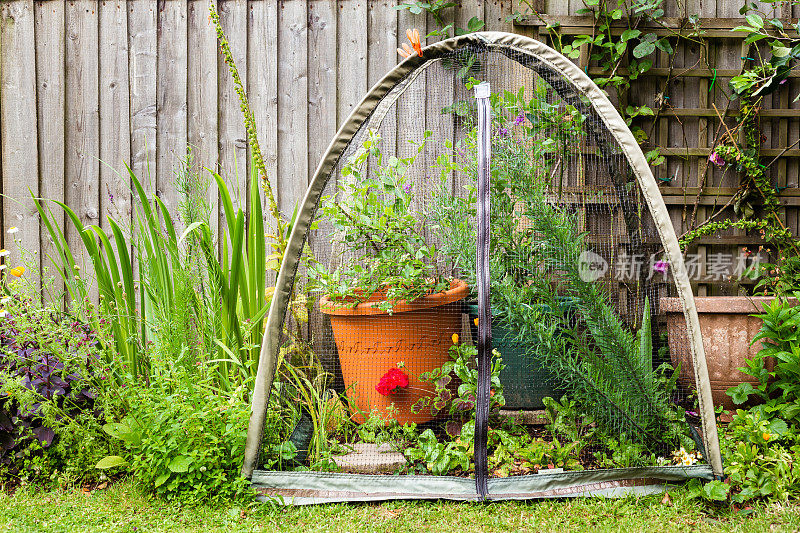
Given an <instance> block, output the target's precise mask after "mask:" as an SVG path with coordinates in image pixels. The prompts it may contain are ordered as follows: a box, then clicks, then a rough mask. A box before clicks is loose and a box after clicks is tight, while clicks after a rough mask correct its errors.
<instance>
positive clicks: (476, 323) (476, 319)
mask: <svg viewBox="0 0 800 533" xmlns="http://www.w3.org/2000/svg"><path fill="white" fill-rule="evenodd" d="M473 322H475V327H477V326H478V317H475V320H473Z"/></svg>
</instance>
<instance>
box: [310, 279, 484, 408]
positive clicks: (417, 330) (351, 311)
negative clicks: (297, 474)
mask: <svg viewBox="0 0 800 533" xmlns="http://www.w3.org/2000/svg"><path fill="white" fill-rule="evenodd" d="M468 292H469V289H468V287H467V284H466V283H464V282H463V281H461V280H453V281H452V283H451V285H450V290H448V291H445V292H440V293H436V294H431V295H429V296H425V297H422V298H418V299H416V300H414V301H412V302H398V303H397V304H395V306H394V310H393V312H392V314H391V315H390V314H388V313H387V312H386V311H383V310H382V309H379V308H378V307H377V306H378V304H379V303H380V302H381V301H382V300H381V296H373V297H372V298H370V301H368V302H365V303H362V304H359V305H357V306H356V307H353V306H352V305H343V304H341V303H339V302H334V301H332V300H331V299H330V298H328V297H327V296H323V297H322V298H321V299H320V310H321V311H322V312H323V313H325V314H326V315H329V316H330V319H331V328H332V329H333V337H334V340H335V341H336V348H337V350H338V352H339V363H340V364H341V368H342V377H343V378H344V385H345V388H346V391H347V395H348V396H349V397H350V399H351V400H352V401H353V402H354V403H355V405H356V407H358V409H359V410H360V411H362V412H363V413H364V414H365V415H369V413H370V411H371V410H372V409H377V410H378V411H379V413H380V414H381V416H384V417H385V416H387V415H388V411H387V409H388V408H389V407H390V406H391V405H392V404H394V409H395V410H396V412H395V413H394V417H395V418H396V419H397V421H398V422H400V423H401V424H404V423H406V422H414V423H416V424H421V423H423V422H427V421H429V420H432V419H433V417H432V416H431V413H430V409H426V410H423V412H420V413H412V412H411V407H412V406H413V405H414V404H415V403H416V402H417V400H419V399H420V398H421V397H422V396H423V395H428V396H431V395H433V386H432V385H431V384H430V383H424V382H421V381H419V379H418V376H419V375H420V374H421V373H423V372H430V371H431V370H433V369H434V368H438V367H440V366H442V365H443V364H444V363H445V362H446V361H448V360H449V359H450V357H449V355H448V353H447V352H448V350H449V348H450V346H451V345H452V344H453V340H452V338H453V333H459V332H460V331H461V304H460V303H457V302H459V301H460V300H463V299H464V298H466V296H467V294H468ZM398 362H403V363H404V365H405V366H404V368H403V369H402V370H403V372H404V373H405V374H406V375H407V376H408V379H409V386H408V387H407V388H405V389H401V390H400V391H399V392H397V393H395V394H389V395H387V396H384V395H382V394H380V393H379V392H378V391H377V390H375V386H376V385H377V384H378V382H379V381H380V379H381V377H382V376H383V375H384V374H386V372H387V371H388V370H389V369H392V368H397V363H398ZM353 418H354V420H355V421H356V422H358V423H361V422H364V420H365V416H363V415H361V414H356V415H355V416H354V417H353Z"/></svg>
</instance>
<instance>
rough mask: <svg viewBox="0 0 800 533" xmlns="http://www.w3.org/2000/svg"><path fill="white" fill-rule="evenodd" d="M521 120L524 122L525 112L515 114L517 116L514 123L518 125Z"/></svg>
mask: <svg viewBox="0 0 800 533" xmlns="http://www.w3.org/2000/svg"><path fill="white" fill-rule="evenodd" d="M523 122H525V113H520V114H519V115H517V118H515V119H514V125H515V126H519V125H520V124H522V123H523Z"/></svg>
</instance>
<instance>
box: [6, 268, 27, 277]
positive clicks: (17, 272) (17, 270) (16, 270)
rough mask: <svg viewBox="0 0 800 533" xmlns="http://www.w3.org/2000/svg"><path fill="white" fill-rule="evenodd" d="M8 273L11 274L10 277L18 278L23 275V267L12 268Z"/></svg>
mask: <svg viewBox="0 0 800 533" xmlns="http://www.w3.org/2000/svg"><path fill="white" fill-rule="evenodd" d="M9 272H11V275H12V276H16V277H20V276H22V275H23V274H24V273H25V267H24V266H18V267H14V268H12V269H10V270H9Z"/></svg>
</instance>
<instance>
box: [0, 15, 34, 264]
mask: <svg viewBox="0 0 800 533" xmlns="http://www.w3.org/2000/svg"><path fill="white" fill-rule="evenodd" d="M33 19H34V17H33V2H32V1H25V2H13V3H3V5H2V30H1V33H0V47H2V51H3V53H2V58H1V62H0V75H2V80H1V83H2V93H3V100H2V105H1V106H0V125H1V126H2V131H3V134H2V136H0V142H1V143H2V171H3V194H4V195H5V196H4V197H3V242H4V246H5V247H6V248H8V249H9V250H11V252H12V253H13V254H14V256H12V257H11V258H10V261H9V263H10V264H12V265H19V264H21V260H22V258H21V257H20V255H19V253H20V251H19V250H17V249H16V248H15V247H14V246H13V245H12V244H11V241H12V238H13V239H14V240H18V241H19V245H20V247H21V248H22V249H23V250H24V251H25V252H26V253H29V254H30V255H29V256H28V259H27V260H28V262H29V265H30V266H32V267H36V268H38V267H39V256H38V249H39V226H38V222H39V221H38V217H37V216H36V209H35V207H34V206H33V202H31V201H30V200H29V197H30V193H29V192H28V188H29V187H30V189H31V191H33V194H38V193H39V188H38V182H39V168H38V161H37V157H36V147H37V145H38V133H37V127H36V120H35V119H34V117H36V100H35V99H34V98H30V97H29V96H30V95H34V94H36V69H35V62H36V57H35V48H34V33H33V32H34V22H33ZM12 226H15V227H17V228H18V229H19V232H18V233H15V234H13V235H9V234H8V233H6V231H7V230H8V229H9V228H10V227H12Z"/></svg>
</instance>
